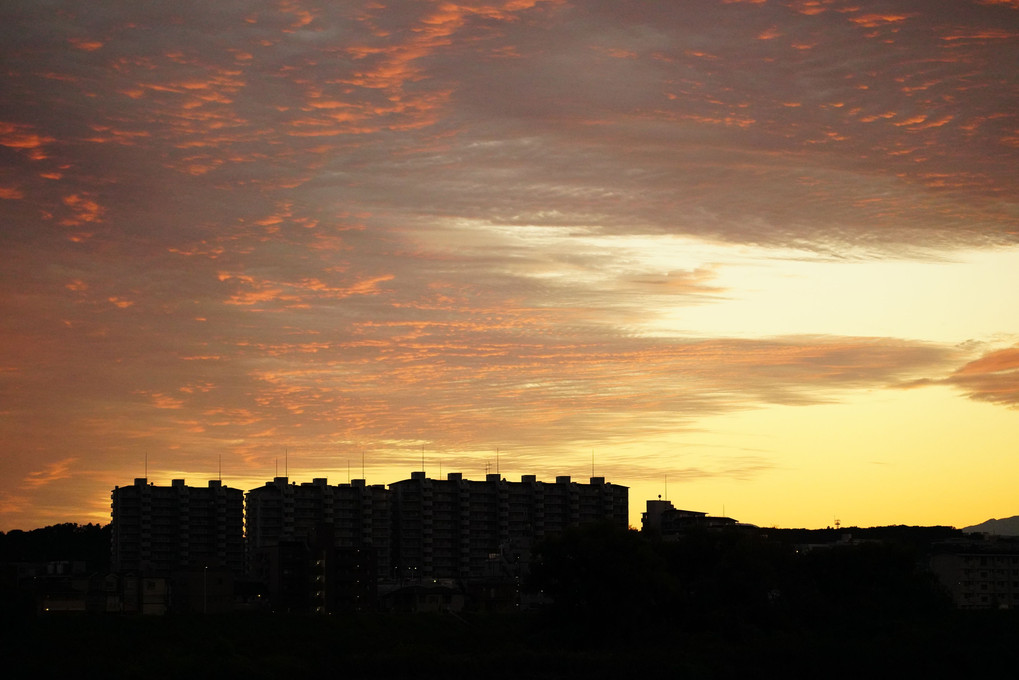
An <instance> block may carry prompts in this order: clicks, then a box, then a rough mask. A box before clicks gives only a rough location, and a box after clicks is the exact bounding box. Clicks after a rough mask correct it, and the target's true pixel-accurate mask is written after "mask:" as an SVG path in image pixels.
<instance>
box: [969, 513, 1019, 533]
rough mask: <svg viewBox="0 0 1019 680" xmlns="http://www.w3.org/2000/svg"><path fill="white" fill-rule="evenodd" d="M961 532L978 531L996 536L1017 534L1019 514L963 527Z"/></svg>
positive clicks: (1018, 531) (1018, 530)
mask: <svg viewBox="0 0 1019 680" xmlns="http://www.w3.org/2000/svg"><path fill="white" fill-rule="evenodd" d="M962 531H963V533H972V532H980V533H985V534H995V535H997V536H1019V515H1017V516H1015V517H1006V518H1004V519H989V520H987V521H986V522H981V523H980V524H977V525H975V526H971V527H965V528H963V530H962Z"/></svg>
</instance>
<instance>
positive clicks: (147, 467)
mask: <svg viewBox="0 0 1019 680" xmlns="http://www.w3.org/2000/svg"><path fill="white" fill-rule="evenodd" d="M148 478H149V452H148V451H146V452H145V479H146V480H148Z"/></svg>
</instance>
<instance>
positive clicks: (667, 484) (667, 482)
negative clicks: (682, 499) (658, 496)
mask: <svg viewBox="0 0 1019 680" xmlns="http://www.w3.org/2000/svg"><path fill="white" fill-rule="evenodd" d="M665 500H669V476H668V475H665Z"/></svg>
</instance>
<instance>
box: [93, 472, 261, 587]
mask: <svg viewBox="0 0 1019 680" xmlns="http://www.w3.org/2000/svg"><path fill="white" fill-rule="evenodd" d="M111 497H112V538H111V540H112V546H111V549H112V566H113V569H114V571H117V572H135V573H137V574H144V575H147V576H170V575H171V574H173V573H175V572H179V571H184V570H188V569H203V570H204V569H215V570H217V571H226V572H228V573H230V574H231V575H240V574H242V573H243V572H244V494H243V492H242V491H241V490H240V489H232V488H230V487H226V486H223V485H222V483H221V482H219V481H218V480H212V481H210V482H209V485H208V486H207V487H193V486H187V485H186V484H185V483H184V480H183V479H175V480H173V482H172V483H171V485H170V486H156V485H154V484H149V483H148V481H147V480H146V479H145V478H139V479H135V480H134V484H133V485H131V486H123V487H115V488H114V489H113V492H112V494H111Z"/></svg>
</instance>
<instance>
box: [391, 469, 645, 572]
mask: <svg viewBox="0 0 1019 680" xmlns="http://www.w3.org/2000/svg"><path fill="white" fill-rule="evenodd" d="M389 489H390V492H391V493H392V497H393V498H392V513H393V539H392V566H393V573H394V574H395V575H398V576H401V577H426V578H474V577H479V576H481V575H483V574H485V573H486V570H487V566H488V564H489V562H490V560H491V559H492V558H493V556H495V555H498V554H499V553H500V551H501V550H502V549H503V548H504V547H505V546H507V545H510V544H513V543H517V544H527V545H529V544H530V543H532V542H533V541H534V540H536V539H541V538H544V537H545V536H550V535H555V534H558V533H561V532H562V531H564V530H565V529H567V528H570V527H575V526H579V525H582V524H588V523H593V522H609V523H614V524H617V525H619V526H621V527H624V528H625V527H626V526H627V523H628V499H629V490H628V489H627V487H625V486H619V485H617V484H609V483H606V482H605V479H604V478H603V477H592V478H591V480H590V483H589V484H580V483H577V482H573V481H571V480H570V478H569V477H567V476H563V477H557V478H556V481H555V482H554V483H551V482H539V481H537V479H536V477H535V476H534V475H524V476H523V477H522V478H521V480H520V481H519V482H511V481H507V480H505V479H503V478H502V477H501V476H500V475H498V474H489V475H487V476H486V478H485V480H484V481H472V480H466V479H463V477H462V475H461V474H460V473H456V472H454V473H450V474H449V475H448V476H447V477H446V479H429V478H428V477H427V476H426V475H425V473H424V472H414V473H412V475H411V478H410V479H406V480H403V481H400V482H395V483H393V484H390V485H389Z"/></svg>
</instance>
